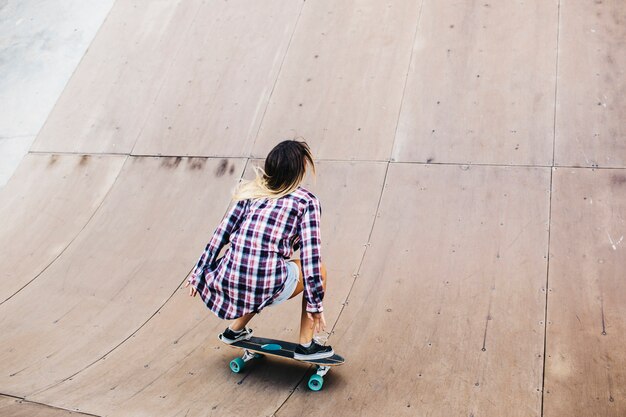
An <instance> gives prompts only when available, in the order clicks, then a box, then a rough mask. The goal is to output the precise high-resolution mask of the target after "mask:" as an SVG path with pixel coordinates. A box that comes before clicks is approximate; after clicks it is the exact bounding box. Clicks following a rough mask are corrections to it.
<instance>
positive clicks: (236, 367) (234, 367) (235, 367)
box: [230, 358, 245, 374]
mask: <svg viewBox="0 0 626 417" xmlns="http://www.w3.org/2000/svg"><path fill="white" fill-rule="evenodd" d="M244 364H245V362H244V361H243V359H241V358H235V359H233V360H232V361H230V370H231V371H233V372H234V373H236V374H238V373H239V372H241V371H243V365H244Z"/></svg>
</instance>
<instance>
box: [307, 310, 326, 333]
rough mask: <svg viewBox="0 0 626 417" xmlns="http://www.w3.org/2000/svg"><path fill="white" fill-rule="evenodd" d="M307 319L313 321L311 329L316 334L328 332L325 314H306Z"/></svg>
mask: <svg viewBox="0 0 626 417" xmlns="http://www.w3.org/2000/svg"><path fill="white" fill-rule="evenodd" d="M306 315H307V317H308V318H309V320H310V321H311V327H310V328H311V329H313V331H314V332H316V333H319V332H323V331H325V330H326V320H325V319H324V313H323V312H321V313H306Z"/></svg>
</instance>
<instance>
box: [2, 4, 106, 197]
mask: <svg viewBox="0 0 626 417" xmlns="http://www.w3.org/2000/svg"><path fill="white" fill-rule="evenodd" d="M113 1H114V0H60V1H54V0H0V109H2V110H1V111H0V188H1V187H3V186H4V184H5V183H6V182H7V180H8V179H9V178H10V177H11V175H12V174H13V172H14V171H15V168H16V167H17V165H18V164H19V162H20V161H21V160H22V158H23V157H24V155H25V154H26V153H27V152H28V149H29V148H30V145H31V143H32V141H33V140H34V139H35V136H36V135H37V133H38V132H39V130H40V129H41V127H42V125H43V123H44V122H45V120H46V118H47V117H48V114H49V113H50V111H51V110H52V107H53V106H54V103H55V102H56V101H57V99H58V97H59V95H60V94H61V92H62V91H63V88H64V87H65V84H66V83H67V81H68V80H69V79H70V77H71V76H72V73H73V72H74V69H75V68H76V66H77V65H78V63H79V62H80V60H81V58H82V56H83V55H84V53H85V51H86V50H87V48H88V46H89V44H90V43H91V41H92V40H93V38H94V36H95V35H96V32H97V31H98V29H99V28H100V26H101V25H102V22H104V20H105V18H106V16H107V14H108V12H109V10H110V9H111V6H112V5H113Z"/></svg>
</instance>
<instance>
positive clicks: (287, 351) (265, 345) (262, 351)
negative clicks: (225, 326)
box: [219, 335, 345, 391]
mask: <svg viewBox="0 0 626 417" xmlns="http://www.w3.org/2000/svg"><path fill="white" fill-rule="evenodd" d="M219 338H220V340H222V335H219ZM227 345H228V346H230V347H234V348H238V349H243V356H241V357H240V358H235V359H233V360H232V361H230V370H231V371H233V372H235V373H239V372H241V371H243V368H244V366H245V364H246V362H249V361H251V360H252V359H256V358H261V357H263V356H265V355H270V356H279V357H281V358H287V359H293V360H297V361H298V362H303V363H310V364H313V365H315V366H316V371H315V373H314V374H313V375H311V377H310V378H309V383H308V386H309V389H311V390H312V391H319V390H321V389H322V385H323V384H324V375H326V374H327V373H328V371H330V368H331V367H333V366H337V365H342V364H343V363H344V362H345V359H344V358H343V357H341V356H339V355H337V354H334V355H333V356H331V357H330V358H324V359H315V360H310V361H302V360H298V359H294V357H293V353H294V351H295V350H296V347H297V346H298V345H297V344H296V343H291V342H285V341H283V340H276V339H266V338H263V337H254V336H253V337H251V338H250V339H248V340H240V341H238V342H235V343H232V344H228V343H227Z"/></svg>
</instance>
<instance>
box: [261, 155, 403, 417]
mask: <svg viewBox="0 0 626 417" xmlns="http://www.w3.org/2000/svg"><path fill="white" fill-rule="evenodd" d="M390 165H391V163H390V162H389V161H387V167H386V169H385V175H384V177H383V183H382V187H381V191H380V196H379V197H378V204H377V206H376V210H375V212H374V218H373V220H372V227H371V228H370V232H369V235H368V237H367V243H369V241H370V240H371V238H372V233H373V232H374V227H375V225H376V220H377V219H378V212H379V210H380V205H381V202H382V200H383V194H384V192H385V184H387V174H388V173H389V166H390ZM368 247H369V246H368V245H367V244H366V245H365V248H364V250H363V254H362V255H361V260H360V261H359V266H358V267H357V270H356V275H355V276H354V278H353V279H352V284H351V285H350V289H349V290H348V294H347V295H346V298H345V301H344V303H343V305H342V306H341V309H340V310H339V314H337V319H336V320H335V322H334V323H333V326H332V328H331V329H330V332H329V334H328V339H330V338H331V337H332V335H333V334H334V331H335V327H336V326H337V323H339V319H341V315H342V313H343V310H344V309H345V308H346V305H348V301H349V299H350V294H352V290H353V289H354V285H355V284H356V281H357V279H358V277H359V274H360V272H361V267H362V266H363V261H364V260H365V256H366V254H367V248H368ZM309 369H311V367H310V366H309V367H308V368H307V370H306V371H305V372H304V373H303V375H302V378H300V380H299V381H298V383H297V384H296V385H295V386H294V388H293V389H292V390H291V392H290V393H289V395H288V396H287V398H285V401H283V402H282V404H280V405H279V406H278V408H277V409H276V411H274V412H273V413H272V416H276V414H277V413H278V412H279V411H280V409H281V408H283V406H284V405H285V404H286V403H287V401H289V399H290V398H291V396H292V395H293V393H294V392H296V390H297V389H298V387H299V386H300V384H302V382H303V381H304V380H305V379H306V375H307V373H308V372H309Z"/></svg>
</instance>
